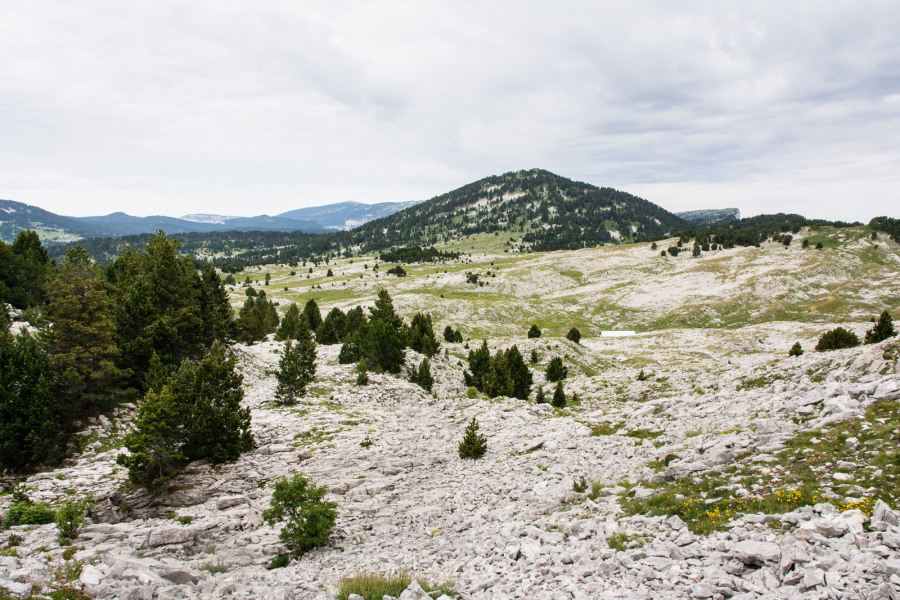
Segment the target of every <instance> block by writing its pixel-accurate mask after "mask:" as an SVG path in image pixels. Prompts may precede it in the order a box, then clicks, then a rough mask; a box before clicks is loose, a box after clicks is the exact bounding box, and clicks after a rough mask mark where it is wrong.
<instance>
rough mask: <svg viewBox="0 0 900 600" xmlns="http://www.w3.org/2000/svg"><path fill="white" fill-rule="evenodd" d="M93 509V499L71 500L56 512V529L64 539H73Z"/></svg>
mask: <svg viewBox="0 0 900 600" xmlns="http://www.w3.org/2000/svg"><path fill="white" fill-rule="evenodd" d="M90 508H91V499H90V498H85V499H83V500H78V501H74V500H69V501H68V502H65V503H63V505H62V506H60V507H59V509H58V510H57V511H56V528H57V529H59V535H60V537H62V538H73V537H75V535H76V533H78V528H79V527H81V525H82V524H83V523H84V516H85V514H87V512H88V511H89V510H90Z"/></svg>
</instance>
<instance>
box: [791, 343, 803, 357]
mask: <svg viewBox="0 0 900 600" xmlns="http://www.w3.org/2000/svg"><path fill="white" fill-rule="evenodd" d="M788 356H803V346H801V345H800V342H795V343H794V345H793V346H791V350H790V351H789V352H788Z"/></svg>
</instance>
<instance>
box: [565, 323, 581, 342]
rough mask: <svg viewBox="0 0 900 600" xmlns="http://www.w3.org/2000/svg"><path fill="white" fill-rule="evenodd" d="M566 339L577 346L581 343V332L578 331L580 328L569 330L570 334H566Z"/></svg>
mask: <svg viewBox="0 0 900 600" xmlns="http://www.w3.org/2000/svg"><path fill="white" fill-rule="evenodd" d="M566 339H567V340H569V341H571V342H575V343H576V344H580V343H581V332H580V331H578V328H576V327H573V328H572V329H570V330H569V333H567V334H566Z"/></svg>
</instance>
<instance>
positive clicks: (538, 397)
mask: <svg viewBox="0 0 900 600" xmlns="http://www.w3.org/2000/svg"><path fill="white" fill-rule="evenodd" d="M534 403H535V404H547V396H546V394H544V388H538V390H537V393H536V394H535V396H534Z"/></svg>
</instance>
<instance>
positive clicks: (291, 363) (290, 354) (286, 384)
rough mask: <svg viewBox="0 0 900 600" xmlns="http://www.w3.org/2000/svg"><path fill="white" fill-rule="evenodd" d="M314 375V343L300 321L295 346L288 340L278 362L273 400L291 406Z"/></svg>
mask: <svg viewBox="0 0 900 600" xmlns="http://www.w3.org/2000/svg"><path fill="white" fill-rule="evenodd" d="M315 373H316V343H315V341H313V338H312V334H311V333H310V331H309V329H307V328H306V324H305V323H303V322H302V321H301V322H300V327H299V330H298V336H297V343H296V345H295V344H294V343H293V340H288V341H287V342H286V343H285V345H284V354H282V356H281V360H280V361H279V362H278V372H277V373H276V374H275V378H276V379H277V380H278V387H277V389H276V390H275V398H277V399H278V401H279V402H281V403H282V404H293V403H294V402H296V401H297V398H298V397H300V396H303V394H305V393H306V386H307V385H308V384H309V383H310V382H311V381H312V380H313V377H314V376H315Z"/></svg>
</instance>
